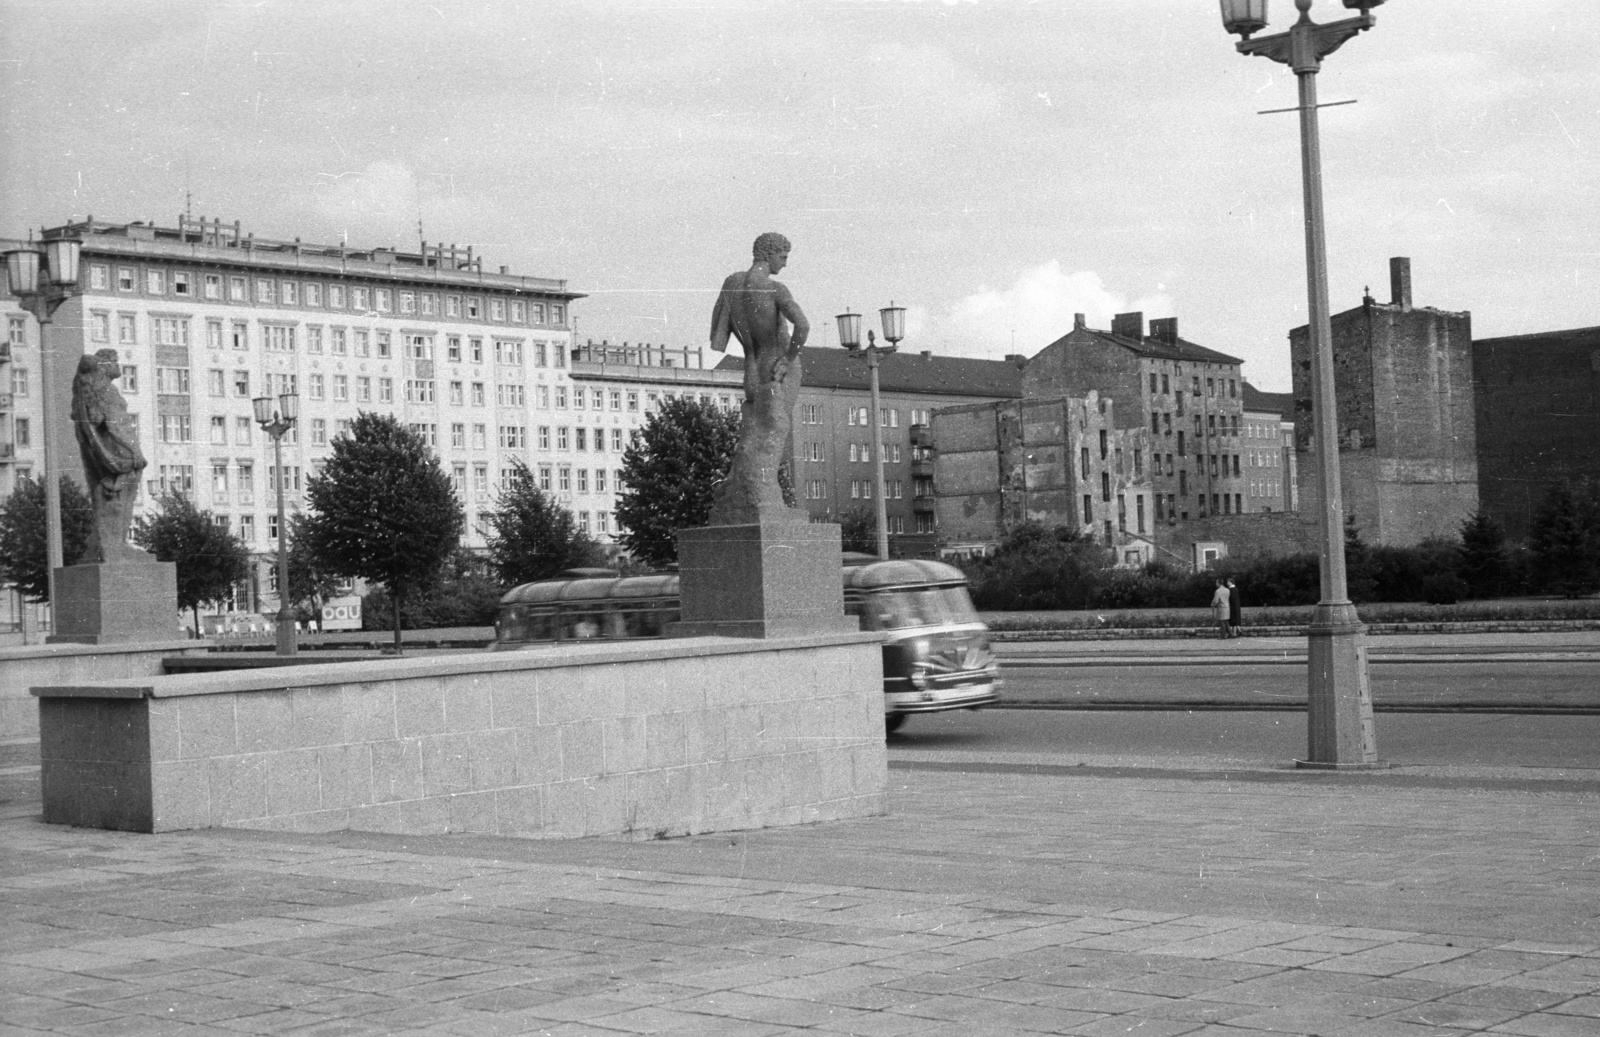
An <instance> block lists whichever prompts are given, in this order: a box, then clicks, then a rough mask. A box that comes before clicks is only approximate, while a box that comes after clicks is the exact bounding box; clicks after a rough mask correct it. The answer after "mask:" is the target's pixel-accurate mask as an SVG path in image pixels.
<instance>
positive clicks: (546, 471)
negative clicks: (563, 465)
mask: <svg viewBox="0 0 1600 1037" xmlns="http://www.w3.org/2000/svg"><path fill="white" fill-rule="evenodd" d="M539 489H541V490H545V491H547V492H548V491H549V489H550V466H549V465H547V464H542V465H540V466H539Z"/></svg>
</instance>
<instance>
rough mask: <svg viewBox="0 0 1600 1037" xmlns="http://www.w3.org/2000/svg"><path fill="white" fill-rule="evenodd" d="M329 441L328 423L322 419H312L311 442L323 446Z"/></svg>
mask: <svg viewBox="0 0 1600 1037" xmlns="http://www.w3.org/2000/svg"><path fill="white" fill-rule="evenodd" d="M327 441H328V423H327V421H325V420H324V419H322V418H312V419H311V442H312V443H314V444H316V445H318V446H321V445H323V444H325V443H326V442H327Z"/></svg>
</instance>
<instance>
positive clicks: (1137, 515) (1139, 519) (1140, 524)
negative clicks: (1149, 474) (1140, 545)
mask: <svg viewBox="0 0 1600 1037" xmlns="http://www.w3.org/2000/svg"><path fill="white" fill-rule="evenodd" d="M1133 518H1134V522H1135V523H1136V526H1135V527H1134V531H1135V532H1138V533H1143V532H1144V494H1142V493H1139V494H1135V495H1134V498H1133Z"/></svg>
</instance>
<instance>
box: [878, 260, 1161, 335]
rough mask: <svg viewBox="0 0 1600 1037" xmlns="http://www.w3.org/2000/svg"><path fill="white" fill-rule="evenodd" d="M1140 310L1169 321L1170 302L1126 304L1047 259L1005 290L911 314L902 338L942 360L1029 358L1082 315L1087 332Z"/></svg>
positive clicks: (1145, 299)
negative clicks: (931, 347) (934, 351)
mask: <svg viewBox="0 0 1600 1037" xmlns="http://www.w3.org/2000/svg"><path fill="white" fill-rule="evenodd" d="M1130 310H1142V311H1143V312H1144V314H1145V317H1146V319H1148V318H1150V317H1161V316H1170V315H1171V313H1172V310H1173V303H1172V299H1171V298H1169V297H1168V296H1166V295H1164V294H1161V293H1160V292H1159V291H1158V292H1153V293H1147V294H1145V295H1142V296H1140V297H1138V298H1136V299H1134V300H1133V301H1132V302H1129V301H1128V297H1127V296H1125V295H1122V294H1120V293H1117V292H1114V291H1112V290H1111V289H1109V288H1107V287H1106V284H1105V282H1104V280H1102V279H1101V277H1100V275H1099V274H1097V273H1095V272H1094V271H1092V270H1078V271H1073V272H1072V273H1067V272H1065V271H1064V270H1063V269H1062V267H1061V262H1060V260H1055V259H1052V260H1050V261H1048V262H1046V263H1042V264H1040V265H1039V266H1036V267H1033V268H1032V269H1029V270H1024V271H1023V272H1022V273H1021V275H1019V276H1018V277H1017V280H1016V283H1014V284H1013V285H1012V286H1011V287H1010V288H1005V289H992V288H983V289H980V290H978V291H976V292H974V293H972V294H970V295H966V296H963V297H962V298H960V299H958V300H956V301H955V302H954V303H952V304H951V305H950V306H948V307H946V308H944V309H943V310H937V311H928V310H925V309H921V310H919V309H912V310H910V311H908V312H907V314H906V324H907V329H906V330H907V338H909V339H911V340H912V341H925V342H930V343H934V344H935V345H934V348H935V349H937V350H938V351H939V352H942V353H945V354H947V355H956V356H974V357H989V358H999V357H1002V356H1004V355H1005V354H1007V353H1022V354H1024V355H1027V356H1032V355H1033V354H1035V353H1037V352H1038V351H1039V350H1041V349H1043V348H1044V347H1045V346H1048V345H1049V344H1050V343H1051V342H1054V341H1055V340H1056V339H1058V338H1060V337H1061V336H1062V335H1065V334H1066V333H1067V332H1069V331H1071V330H1072V321H1073V315H1074V314H1078V313H1082V314H1084V316H1085V318H1086V319H1087V320H1088V323H1089V326H1090V327H1095V328H1109V327H1110V326H1111V318H1112V316H1113V315H1114V314H1118V313H1126V312H1128V311H1130Z"/></svg>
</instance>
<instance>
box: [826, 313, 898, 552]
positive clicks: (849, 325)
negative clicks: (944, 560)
mask: <svg viewBox="0 0 1600 1037" xmlns="http://www.w3.org/2000/svg"><path fill="white" fill-rule="evenodd" d="M878 315H879V316H880V317H881V318H882V320H883V337H884V339H885V340H887V342H888V343H889V344H888V345H886V346H880V345H879V344H878V342H877V340H876V338H875V337H874V336H873V333H872V329H870V328H868V329H867V344H866V347H865V348H863V347H862V345H861V314H859V313H851V312H850V311H849V309H848V308H847V309H846V310H845V312H843V313H841V314H839V316H837V317H835V318H834V319H835V320H837V321H838V322H839V345H841V346H843V347H844V348H845V349H847V350H849V351H850V352H851V353H852V354H855V355H857V356H865V357H866V358H867V370H868V371H869V372H870V373H871V379H872V414H871V421H872V466H873V475H874V478H875V482H876V485H877V509H876V511H877V531H878V557H879V558H881V559H884V560H887V559H888V557H889V510H888V508H889V505H888V502H887V501H886V500H885V497H884V482H883V425H882V420H883V419H882V418H881V417H880V414H881V411H882V408H881V406H880V401H879V396H878V357H879V356H880V355H882V354H884V353H893V352H894V351H895V350H896V349H898V348H899V346H900V340H901V339H903V338H905V337H906V308H905V307H904V306H896V305H895V304H894V301H893V300H890V302H889V305H888V306H885V307H884V308H883V309H881V310H879V311H878Z"/></svg>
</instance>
